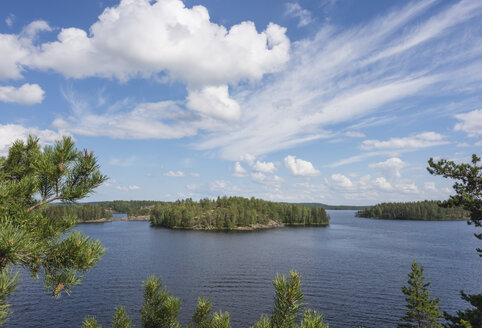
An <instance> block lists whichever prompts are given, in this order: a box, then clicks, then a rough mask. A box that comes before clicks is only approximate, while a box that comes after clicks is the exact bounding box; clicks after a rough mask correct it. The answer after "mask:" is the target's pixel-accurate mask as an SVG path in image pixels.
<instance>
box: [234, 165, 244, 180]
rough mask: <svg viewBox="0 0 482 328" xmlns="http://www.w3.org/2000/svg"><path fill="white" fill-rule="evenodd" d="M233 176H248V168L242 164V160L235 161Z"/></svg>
mask: <svg viewBox="0 0 482 328" xmlns="http://www.w3.org/2000/svg"><path fill="white" fill-rule="evenodd" d="M233 176H235V177H244V176H246V169H245V168H244V167H243V166H242V165H241V163H240V162H236V163H234V169H233Z"/></svg>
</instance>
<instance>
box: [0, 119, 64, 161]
mask: <svg viewBox="0 0 482 328" xmlns="http://www.w3.org/2000/svg"><path fill="white" fill-rule="evenodd" d="M29 135H33V136H36V137H38V138H39V140H40V145H41V146H45V145H51V144H53V143H55V141H57V140H60V139H61V138H62V133H59V132H55V131H53V130H42V129H39V128H36V127H24V126H22V125H18V124H5V125H2V124H0V156H5V155H7V154H8V149H9V148H10V146H11V145H12V143H13V142H14V141H16V140H18V139H21V140H26V139H27V137H28V136H29Z"/></svg>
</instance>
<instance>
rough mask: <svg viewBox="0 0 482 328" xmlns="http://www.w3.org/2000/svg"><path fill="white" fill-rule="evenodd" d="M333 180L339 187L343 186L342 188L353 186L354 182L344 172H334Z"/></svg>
mask: <svg viewBox="0 0 482 328" xmlns="http://www.w3.org/2000/svg"><path fill="white" fill-rule="evenodd" d="M331 181H332V182H333V184H334V185H335V186H337V187H341V188H350V187H353V183H352V182H351V180H350V179H349V178H348V177H346V176H344V175H343V174H332V175H331Z"/></svg>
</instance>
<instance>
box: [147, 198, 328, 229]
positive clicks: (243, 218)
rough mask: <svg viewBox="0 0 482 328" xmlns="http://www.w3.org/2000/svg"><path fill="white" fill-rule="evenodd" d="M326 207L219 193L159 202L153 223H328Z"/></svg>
mask: <svg viewBox="0 0 482 328" xmlns="http://www.w3.org/2000/svg"><path fill="white" fill-rule="evenodd" d="M329 219H330V218H329V216H328V215H327V214H326V211H325V210H324V209H323V208H315V207H312V208H308V207H306V206H301V205H296V204H283V203H275V202H269V201H265V200H262V199H256V198H254V197H252V198H250V199H248V198H243V197H226V196H225V197H218V198H217V199H216V200H210V199H207V198H206V199H201V200H200V201H199V202H195V201H193V200H192V199H185V200H178V201H176V202H173V203H159V204H156V205H155V207H154V208H153V209H152V210H151V223H152V225H153V226H162V227H168V228H190V229H200V230H212V229H218V230H223V229H235V228H238V227H254V226H255V225H271V226H273V225H289V226H325V225H328V224H329Z"/></svg>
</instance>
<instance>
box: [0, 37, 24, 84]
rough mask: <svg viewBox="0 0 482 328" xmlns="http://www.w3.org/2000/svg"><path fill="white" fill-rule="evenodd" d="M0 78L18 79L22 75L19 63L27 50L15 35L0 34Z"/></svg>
mask: <svg viewBox="0 0 482 328" xmlns="http://www.w3.org/2000/svg"><path fill="white" fill-rule="evenodd" d="M0 49H1V51H0V79H19V78H21V77H22V70H23V68H22V65H21V64H20V63H21V62H22V61H23V60H24V59H25V58H26V57H27V56H28V55H29V51H28V49H27V48H26V47H24V45H23V42H22V40H20V39H19V38H18V37H17V36H16V35H11V34H0Z"/></svg>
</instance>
